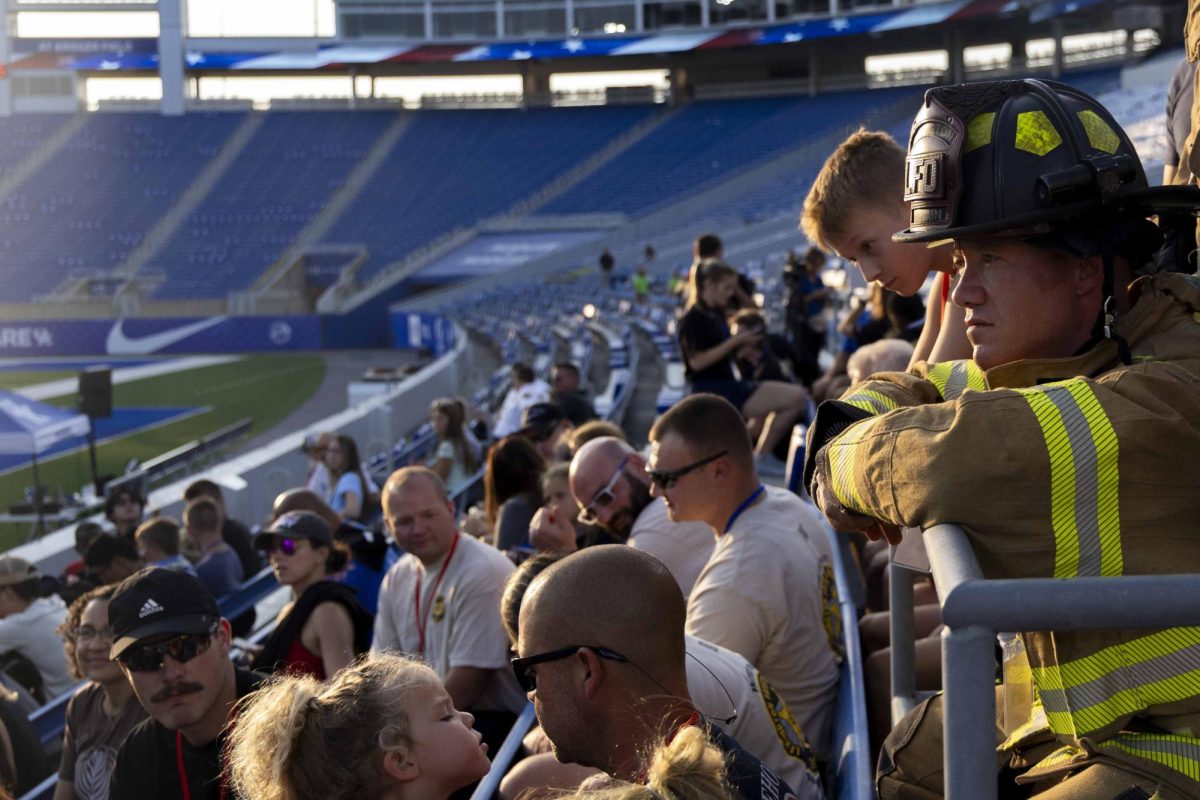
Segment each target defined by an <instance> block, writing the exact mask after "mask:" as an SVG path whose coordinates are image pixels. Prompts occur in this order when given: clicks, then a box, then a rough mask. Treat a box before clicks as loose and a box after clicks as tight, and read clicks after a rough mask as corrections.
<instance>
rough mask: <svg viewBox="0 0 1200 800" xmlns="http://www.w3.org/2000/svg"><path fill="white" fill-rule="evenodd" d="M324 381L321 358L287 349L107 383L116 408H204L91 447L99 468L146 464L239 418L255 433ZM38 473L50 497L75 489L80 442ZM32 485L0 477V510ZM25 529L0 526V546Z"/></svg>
mask: <svg viewBox="0 0 1200 800" xmlns="http://www.w3.org/2000/svg"><path fill="white" fill-rule="evenodd" d="M73 374H74V373H67V374H66V375H63V374H61V373H57V372H44V373H37V374H36V377H35V378H34V379H29V376H30V373H28V372H15V373H14V372H8V373H0V387H3V388H8V389H11V388H15V387H18V386H26V385H30V384H33V383H42V382H45V381H51V380H55V379H58V378H62V377H68V376H70V375H73ZM324 378H325V362H324V360H323V359H322V358H321V357H320V356H317V355H290V354H289V355H263V356H247V357H246V358H244V359H242V360H240V361H235V362H232V363H228V364H217V365H213V366H208V367H201V368H198V369H193V370H188V371H185V372H176V373H172V374H170V375H161V376H158V377H153V378H145V379H143V380H138V381H132V382H130V383H122V384H117V385H114V386H113V405H114V406H115V407H121V406H139V407H146V406H171V407H181V406H184V407H196V406H201V407H207V408H208V410H207V411H204V412H202V413H199V414H196V415H194V416H190V417H187V418H185V419H181V420H178V421H176V422H169V423H167V424H165V425H163V426H161V427H156V428H152V429H149V430H143V431H140V432H136V433H133V434H130V435H129V436H125V437H123V438H120V439H117V440H115V441H111V442H107V443H105V444H99V445H97V447H96V458H97V462H98V467H99V472H100V474H101V475H116V474H120V473H121V472H123V471H124V469H125V465H126V464H127V463H128V462H129V460H130V459H135V458H136V459H138V460H139V461H146V460H148V459H151V458H154V457H155V456H158V455H161V454H163V453H166V452H168V451H170V450H173V449H175V448H176V447H178V446H179V445H182V444H186V443H188V442H190V441H192V440H194V439H199V438H200V437H202V436H205V435H207V434H210V433H212V432H214V431H216V430H219V429H220V428H223V427H225V426H226V425H230V424H232V423H235V422H237V421H239V420H241V419H243V418H245V417H251V418H253V419H254V427H253V428H252V429H251V431H250V435H251V436H254V435H257V434H258V433H261V432H263V431H265V430H268V429H270V428H272V427H273V426H275V425H276V424H278V423H279V422H281V421H282V420H283V419H284V418H285V417H287V415H288V414H290V413H291V412H292V411H294V410H295V409H296V408H298V407H299V406H300V405H301V404H303V403H304V402H305V401H306V400H308V399H309V398H310V397H311V396H312V395H313V394H314V393H315V392H316V391H317V389H318V388H320V386H321V382H322V380H324ZM13 381H16V382H13ZM46 402H48V403H50V404H52V405H57V406H61V407H63V408H74V405H75V396H74V394H70V395H64V396H62V397H57V398H52V399H50V400H47V401H46ZM38 474H39V477H40V479H41V482H42V485H43V486H45V487H47V489H48V490H49V491H50V492H51V493H52V494H56V493H57V491H58V488H59V486H60V485H61V486H62V489H63V491H64V492H65V493H67V494H70V493H72V492H75V491H78V489H79V487H80V486H82V485H83V484H84V483H89V482H90V481H91V468H90V466H89V462H88V452H87V447H86V446H84V447H83V448H82V449H81V450H79V451H76V452H74V453H68V454H66V455H62V456H59V457H58V458H53V459H50V460H48V461H45V462H43V461H42V460H40V459H39V461H38ZM32 484H33V477H32V474H31V472H30V471H29V470H28V469H26V470H17V471H15V472H12V473H10V474H7V475H2V476H0V508H4V509H7V508H8V506H9V505H10V504H12V503H15V502H20V501H23V500H24V489H25V487H27V486H32ZM28 530H29V526H28V525H0V551H4V550H7V549H9V548H10V547H13V546H14V545H16V544H20V543H21V542H23V541H24V537H25V536H26V535H27V533H28Z"/></svg>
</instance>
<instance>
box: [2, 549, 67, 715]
mask: <svg viewBox="0 0 1200 800" xmlns="http://www.w3.org/2000/svg"><path fill="white" fill-rule="evenodd" d="M66 616H67V607H66V605H64V604H63V601H62V599H61V598H60V597H59V596H58V595H50V596H49V597H42V576H41V575H40V574H39V573H38V571H37V568H36V567H35V566H33V564H30V563H29V562H28V561H26V560H25V559H23V558H18V557H17V556H0V653H8V652H17V653H20V654H21V655H22V656H24V657H25V658H26V659H28V660H29V662H30V663H31V664H33V666H34V667H36V668H37V671H38V674H39V675H40V676H41V678H42V689H43V694H44V695H45V698H44V699H45V700H50V699H51V698H53V697H57V696H58V695H60V694H62V693H63V692H65V691H67V690H68V689H70V688H72V687H74V686H75V683H76V681H75V679H74V678H72V677H71V675H70V674H69V673H68V671H67V658H66V653H65V651H64V650H63V640H62V638H61V637H60V636H59V635H58V627H59V626H60V625H62V623H63V620H64V619H65V618H66Z"/></svg>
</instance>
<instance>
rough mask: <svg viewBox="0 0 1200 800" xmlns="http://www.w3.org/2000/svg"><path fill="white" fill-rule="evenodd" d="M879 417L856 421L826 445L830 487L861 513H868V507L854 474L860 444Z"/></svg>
mask: <svg viewBox="0 0 1200 800" xmlns="http://www.w3.org/2000/svg"><path fill="white" fill-rule="evenodd" d="M879 419H880V418H879V417H873V418H871V419H864V420H861V421H859V422H856V423H854V424H853V425H851V426H850V427H849V428H847V429H846V430H845V431H843V432H842V434H841V435H840V436H838V437H837V438H836V439H834V440H833V441H832V442H830V443H829V444H827V445H826V446H825V452H826V454H827V455H828V457H829V479H830V482H831V483H832V484H833V485H832V486H830V487H829V488H830V489H831V490H832V491H833V494H834V496H835V497H837V499H838V502H839V503H841V504H842V505H843V506H845V507H846V508H848V509H850V510H851V511H857V512H859V513H860V514H865V513H867V507H866V505H865V504H864V503H863V500H862V495H861V494H860V493H859V491H858V484H857V483H856V482H855V476H854V471H855V465H856V461H857V454H858V446H859V445H860V444H861V443H862V440H863V439H865V438H866V437H867V436H868V435H869V434H870V433H871V431H872V430H873V429H874V427H875V423H876V422H878V421H879Z"/></svg>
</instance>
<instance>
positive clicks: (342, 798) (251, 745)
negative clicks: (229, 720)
mask: <svg viewBox="0 0 1200 800" xmlns="http://www.w3.org/2000/svg"><path fill="white" fill-rule="evenodd" d="M473 723H474V718H473V717H472V716H471V715H470V714H468V713H466V712H465V711H456V710H455V708H454V705H453V703H452V702H451V700H450V695H449V694H447V693H446V689H445V687H444V686H443V685H442V682H441V680H439V679H438V677H437V674H436V673H434V671H433V670H432V669H430V668H429V667H427V666H425V665H424V664H422V663H420V662H417V661H414V660H412V659H408V658H403V657H401V656H395V655H386V654H375V655H370V656H366V657H364V658H363V659H361V660H359V661H356V662H355V663H353V664H351V665H350V666H348V667H346V668H345V669H343V670H342V671H341V672H339V673H338V674H337V675H336V676H334V677H333V679H332V680H331V681H329V682H327V683H321V682H319V681H317V680H316V679H315V678H312V677H307V676H283V677H279V678H276V679H274V680H272V681H271V682H270V683H268V684H266V686H264V688H262V689H260V690H259V691H257V692H255V693H254V694H252V695H249V696H248V697H247V698H246V699H245V701H244V705H243V707H242V708H241V709H240V711H239V713H238V715H237V723H236V725H235V726H234V728H233V732H232V734H231V735H230V750H229V755H228V758H229V764H230V775H231V778H232V783H233V786H234V788H235V789H236V791H237V793H238V794H239V795H240V796H242V797H244V798H247V800H364V798H372V800H376V798H378V799H379V800H391V799H395V800H446V798H448V797H449V796H450V794H451V793H452V792H454V791H455V790H456V789H460V788H462V787H463V786H467V785H468V784H470V783H472V782H473V781H476V780H478V779H479V778H481V777H483V776H484V775H485V774H487V771H488V769H489V768H490V766H491V765H490V763H489V762H488V758H487V746H486V745H484V744H483V743H482V742H481V737H480V735H479V733H477V732H476V731H475V730H474V729H473V728H472V725H473Z"/></svg>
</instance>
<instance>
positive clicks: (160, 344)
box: [104, 317, 226, 356]
mask: <svg viewBox="0 0 1200 800" xmlns="http://www.w3.org/2000/svg"><path fill="white" fill-rule="evenodd" d="M225 320H226V317H210V318H209V319H202V320H199V321H197V322H192V323H189V324H187V325H183V326H181V327H178V328H171V329H170V330H165V331H160V332H159V333H152V334H149V335H148V336H139V337H137V338H136V339H131V338H130V337H128V336H126V335H125V331H124V330H123V326H124V324H125V320H124V319H119V320H117V321H116V322H115V323H113V326H112V329H111V330H110V331H109V332H108V339H107V340H106V341H105V343H104V348H105V350H106V351H107V353H108V355H110V356H135V355H149V354H150V353H157V352H158V351H159V350H163V349H165V348H168V347H170V346H171V345H173V344H175V343H176V342H181V341H183V340H184V339H186V338H188V337H189V336H194V335H196V334H197V333H200V331H204V330H208V329H209V328H211V327H213V326H215V325H220V324H221V323H222V322H224V321H225Z"/></svg>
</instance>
